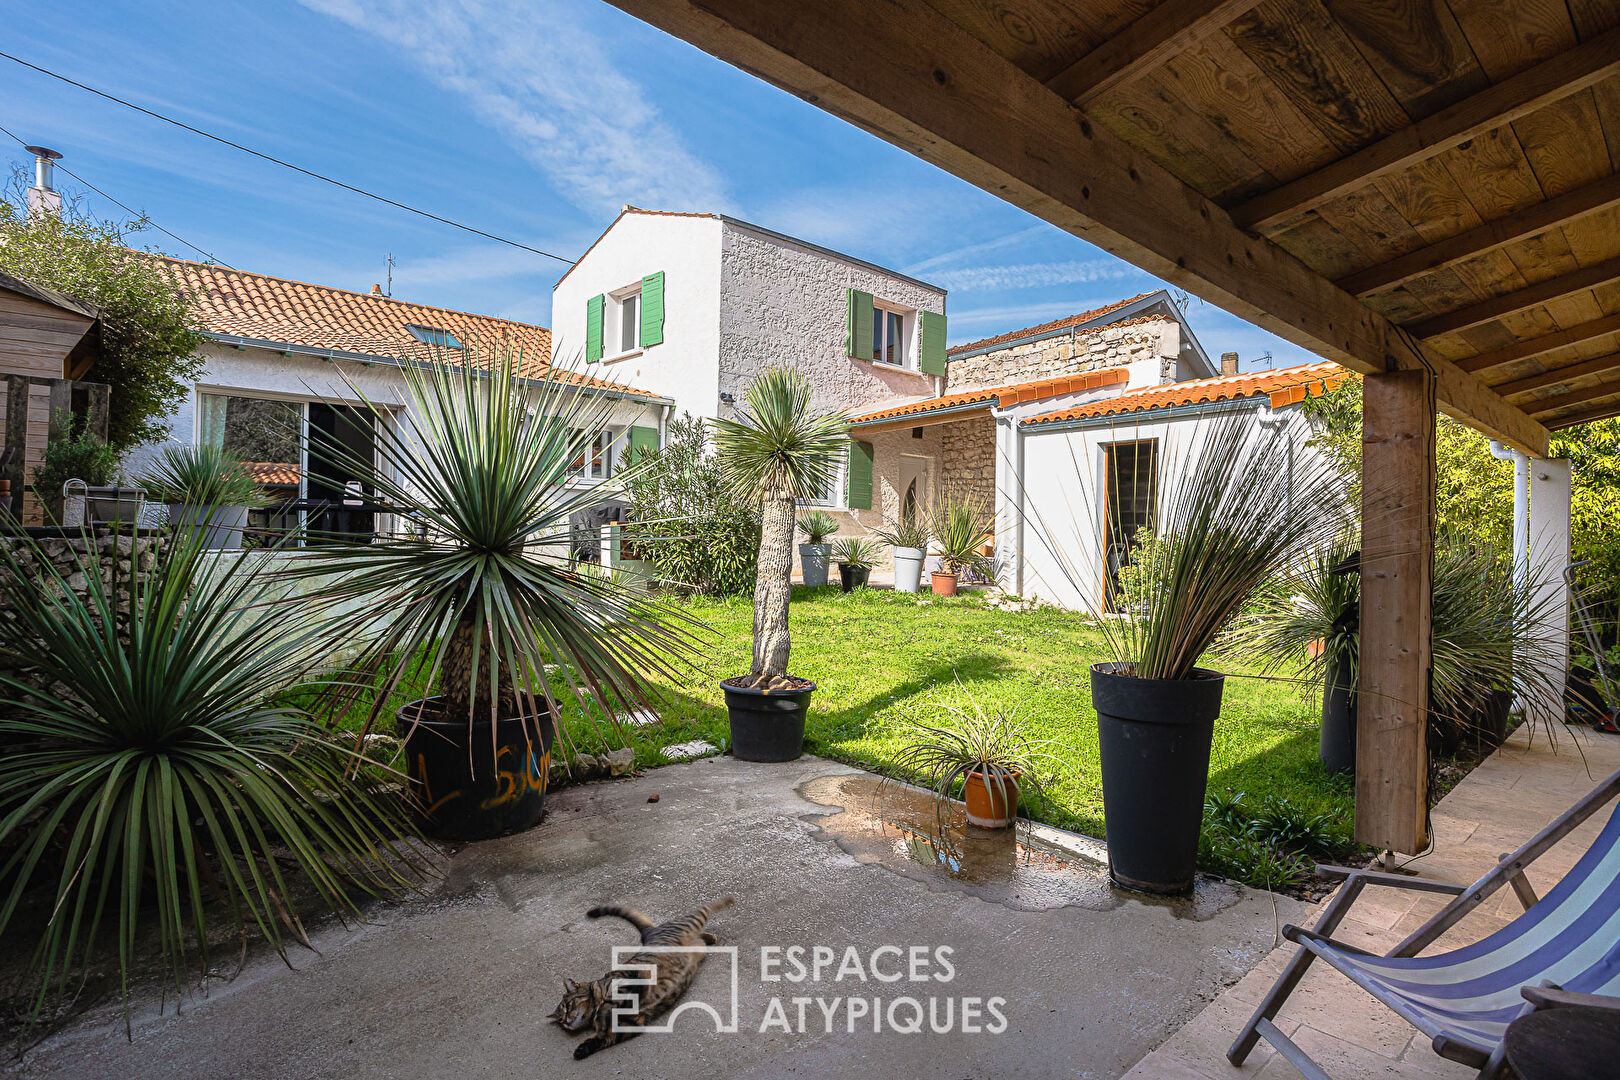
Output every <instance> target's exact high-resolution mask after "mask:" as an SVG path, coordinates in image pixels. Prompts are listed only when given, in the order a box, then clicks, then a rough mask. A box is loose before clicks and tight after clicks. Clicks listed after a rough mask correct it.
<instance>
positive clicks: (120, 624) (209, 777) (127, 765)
mask: <svg viewBox="0 0 1620 1080" xmlns="http://www.w3.org/2000/svg"><path fill="white" fill-rule="evenodd" d="M121 539H122V538H121ZM126 542H127V541H126ZM89 548H90V554H89V555H87V556H81V557H79V558H78V559H77V560H76V563H75V565H73V566H72V567H71V568H70V569H69V570H67V571H64V570H62V569H60V568H58V567H56V566H54V565H53V564H52V562H51V560H50V559H49V558H48V557H47V555H46V553H45V552H44V551H43V550H42V549H41V548H40V547H39V546H38V545H37V544H35V543H34V542H33V541H30V540H27V539H13V540H10V541H8V542H7V543H6V544H4V545H0V610H4V612H5V616H4V624H3V625H4V633H3V635H0V655H4V656H5V657H6V659H7V660H8V662H9V665H10V667H11V670H13V671H17V670H21V671H23V672H24V674H22V675H0V746H4V747H5V752H4V753H3V754H0V852H4V853H6V857H5V860H4V862H3V864H0V883H4V892H3V893H0V896H3V906H0V936H4V935H5V934H6V933H7V932H8V931H11V932H13V933H15V932H16V926H15V922H14V920H15V919H16V918H17V916H18V914H19V905H21V904H22V902H23V899H24V897H25V896H26V895H28V893H29V891H30V889H33V888H41V889H48V890H49V891H50V893H51V908H50V910H51V915H50V917H49V918H48V919H47V920H46V921H45V923H44V925H43V926H42V927H41V928H39V930H38V936H37V938H36V940H35V942H34V954H33V960H32V970H33V972H34V974H35V975H36V976H37V977H38V982H37V984H36V991H35V993H34V997H33V1004H32V1009H31V1013H30V1015H31V1018H37V1016H38V1014H39V1012H40V1010H41V1009H42V1008H44V1006H45V1005H46V1004H47V1003H48V1001H49V999H50V997H51V995H52V991H53V990H55V989H61V988H63V987H64V986H65V985H66V981H67V979H68V977H69V976H70V974H72V972H74V971H75V970H77V969H80V968H82V967H83V966H84V965H85V964H86V963H87V962H89V961H90V960H92V959H93V958H94V957H95V956H96V955H97V951H98V950H99V949H102V948H103V947H105V945H106V944H107V941H106V940H105V937H106V935H104V934H103V932H102V931H103V929H104V928H107V927H110V929H111V940H112V942H113V943H114V947H115V949H116V952H117V955H118V964H119V970H120V972H121V983H120V985H121V987H122V988H123V991H124V993H125V994H126V997H127V992H128V978H129V970H130V966H131V962H132V960H133V959H134V951H135V946H136V941H137V939H138V938H140V939H142V940H144V939H145V937H146V935H147V934H148V932H149V930H150V929H151V928H152V927H154V926H155V928H156V940H157V942H158V945H159V947H160V948H161V950H162V954H163V956H164V958H165V960H166V964H167V969H168V981H169V984H170V985H173V986H174V988H175V989H176V990H180V989H182V987H183V983H182V978H183V971H184V967H185V962H186V960H187V957H188V955H190V954H191V953H192V952H193V951H195V953H196V954H197V955H198V957H199V958H200V960H201V962H202V970H206V969H207V943H208V928H209V926H210V924H212V923H214V922H216V921H218V920H219V919H220V918H221V913H220V912H218V911H216V910H214V909H213V905H214V904H215V902H216V901H217V902H222V903H223V904H224V905H225V906H226V907H227V909H228V913H227V914H225V916H224V917H225V918H228V919H230V920H233V921H234V922H235V923H236V924H237V925H238V926H239V927H243V928H244V929H245V927H246V926H249V925H251V926H254V927H257V929H258V931H259V932H260V933H261V934H263V936H264V937H265V938H267V939H268V940H269V941H270V942H271V943H272V944H273V945H274V946H275V947H276V948H277V949H278V950H280V949H281V948H282V946H283V939H284V934H285V933H286V932H289V931H290V932H292V933H294V934H296V935H299V936H301V935H302V930H301V929H299V926H298V923H297V911H296V908H295V904H294V896H293V893H292V885H293V882H294V880H295V879H302V880H303V881H304V882H307V883H308V885H310V886H313V888H314V891H315V893H316V895H317V896H318V897H319V898H320V901H321V903H323V904H325V905H328V906H330V907H331V908H335V909H337V910H339V911H347V912H351V913H354V912H357V911H358V908H357V903H358V900H359V899H360V898H361V897H363V896H365V895H367V894H373V893H379V892H383V891H387V890H392V889H394V888H396V887H399V886H403V885H405V884H407V878H406V877H405V876H404V875H403V874H402V872H401V871H402V869H404V868H408V867H409V865H410V863H409V862H408V861H407V863H405V864H403V865H401V864H398V863H396V862H394V861H393V860H392V859H390V858H389V857H387V856H388V850H387V849H388V848H389V847H390V846H391V844H392V842H393V841H394V840H396V839H399V838H400V837H402V836H404V835H406V834H407V833H408V831H409V830H408V826H407V824H406V822H405V820H404V818H403V816H402V814H401V811H400V806H399V803H398V800H397V799H395V798H392V797H389V796H386V795H385V794H383V793H382V792H381V791H380V789H379V786H378V784H377V782H376V779H377V778H376V776H375V773H376V770H371V769H360V770H357V769H356V768H355V767H356V766H358V765H360V764H362V763H363V760H364V759H363V758H362V756H361V754H360V752H359V751H358V750H357V749H356V747H357V746H358V745H359V744H358V743H356V742H355V741H353V740H350V741H347V742H340V741H336V740H334V739H331V738H328V736H327V735H326V734H325V733H324V732H323V731H322V729H321V727H320V726H319V725H318V724H317V723H316V722H315V721H314V720H313V718H312V717H310V716H309V715H308V714H307V713H305V712H303V711H302V710H300V709H299V708H297V707H294V706H292V705H289V704H287V701H288V697H287V691H289V690H296V689H297V688H298V687H300V686H301V685H304V684H307V683H308V682H309V681H310V680H311V679H312V678H313V675H314V673H315V671H316V670H317V668H318V666H319V665H321V664H322V663H323V662H324V661H325V660H326V659H327V657H328V655H329V654H330V652H331V650H332V649H333V648H334V647H335V645H336V644H337V642H338V641H339V640H340V638H341V635H342V633H343V630H344V627H343V626H342V625H340V624H339V623H337V622H336V621H335V620H333V619H331V618H329V617H327V616H325V615H323V614H322V613H321V612H320V610H319V609H317V608H316V607H314V606H312V605H310V604H308V603H299V604H296V605H287V604H282V603H277V602H275V595H276V590H275V589H274V588H273V587H272V583H271V582H270V581H269V579H268V578H267V576H266V573H265V567H266V563H265V562H264V561H262V560H258V559H234V558H233V559H225V560H221V561H218V562H215V561H213V560H211V559H209V558H208V557H207V556H205V555H204V553H203V548H202V546H201V543H200V541H198V540H195V539H193V540H189V541H185V540H181V539H178V538H171V539H170V540H169V542H168V547H167V548H166V549H165V550H164V551H163V552H162V553H161V554H160V555H159V556H158V557H157V559H156V563H155V565H154V567H153V568H152V569H151V570H150V571H141V570H140V569H139V566H140V561H141V560H140V559H139V558H136V559H133V560H132V561H131V563H130V565H131V566H132V567H134V570H133V572H132V571H124V572H122V573H116V572H110V573H108V574H106V575H105V576H104V574H103V572H102V570H103V567H104V566H105V567H106V568H107V569H109V570H114V571H115V568H116V565H117V564H116V563H112V562H110V561H109V562H108V563H106V564H102V565H98V560H97V554H96V541H95V540H94V539H91V540H90V543H89ZM79 575H83V578H84V581H85V584H84V585H83V586H82V595H81V594H78V593H75V592H74V591H73V590H72V589H70V588H69V587H68V580H67V579H68V577H70V576H71V577H75V578H77V577H78V576H79ZM357 771H358V773H359V775H358V776H354V775H353V774H354V773H356V772H357ZM395 854H396V855H406V856H407V859H408V853H407V852H403V851H401V852H396V853H395ZM289 869H290V871H291V872H289ZM11 940H13V941H14V943H16V944H17V946H18V947H19V948H20V947H21V945H20V942H15V939H14V938H13V939H11ZM126 1022H127V1016H126Z"/></svg>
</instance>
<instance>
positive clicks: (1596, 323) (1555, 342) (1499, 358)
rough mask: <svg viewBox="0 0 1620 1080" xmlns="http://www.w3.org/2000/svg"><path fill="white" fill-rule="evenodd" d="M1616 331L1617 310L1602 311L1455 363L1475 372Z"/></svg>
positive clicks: (1619, 318)
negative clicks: (1597, 315) (1594, 316)
mask: <svg viewBox="0 0 1620 1080" xmlns="http://www.w3.org/2000/svg"><path fill="white" fill-rule="evenodd" d="M1613 333H1620V314H1617V315H1606V316H1604V317H1603V318H1601V319H1594V320H1592V321H1591V322H1589V323H1583V324H1582V325H1580V326H1572V327H1570V328H1569V329H1568V330H1560V331H1558V332H1557V333H1553V334H1547V335H1545V336H1543V337H1538V338H1532V339H1530V340H1528V341H1518V342H1514V343H1513V344H1512V345H1506V346H1503V347H1502V348H1500V349H1495V350H1493V351H1491V352H1485V353H1480V354H1479V355H1478V356H1471V357H1469V358H1468V359H1467V360H1459V361H1457V366H1458V367H1459V368H1461V369H1462V370H1464V371H1469V372H1479V371H1485V370H1486V369H1488V368H1493V367H1501V366H1502V365H1503V364H1511V363H1513V362H1514V361H1515V360H1523V359H1526V358H1527V357H1531V356H1540V355H1541V354H1542V353H1549V352H1552V351H1553V350H1554V349H1561V348H1563V347H1564V346H1566V345H1573V344H1575V343H1576V342H1579V341H1587V340H1589V339H1591V338H1597V337H1602V336H1603V335H1604V334H1613Z"/></svg>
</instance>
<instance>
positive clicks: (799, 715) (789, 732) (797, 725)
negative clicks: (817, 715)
mask: <svg viewBox="0 0 1620 1080" xmlns="http://www.w3.org/2000/svg"><path fill="white" fill-rule="evenodd" d="M720 689H721V690H724V691H725V694H726V712H727V713H728V714H729V715H730V717H731V753H732V756H733V757H735V758H736V759H737V760H738V761H792V760H794V759H795V758H798V757H800V756H802V755H803V754H804V714H805V713H807V712H808V711H809V710H810V695H811V694H813V693H815V690H816V684H815V683H808V684H807V685H805V686H800V687H792V688H790V689H787V690H750V689H745V688H743V687H738V686H732V685H731V683H730V682H729V681H727V682H722V683H721V684H720Z"/></svg>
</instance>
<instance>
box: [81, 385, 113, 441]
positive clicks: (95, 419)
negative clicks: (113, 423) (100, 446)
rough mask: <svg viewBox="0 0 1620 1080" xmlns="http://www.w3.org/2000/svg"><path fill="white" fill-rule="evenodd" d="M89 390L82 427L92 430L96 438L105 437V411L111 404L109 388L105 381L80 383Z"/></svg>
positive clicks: (103, 438)
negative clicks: (87, 404) (88, 400)
mask: <svg viewBox="0 0 1620 1080" xmlns="http://www.w3.org/2000/svg"><path fill="white" fill-rule="evenodd" d="M79 385H80V386H82V387H84V388H85V389H86V390H87V391H89V395H90V402H89V406H88V408H87V409H86V411H85V421H84V428H85V430H86V431H91V432H94V433H95V435H96V437H97V438H98V439H101V440H103V441H105V440H106V438H107V413H108V410H109V409H110V408H111V405H112V392H111V388H110V387H109V386H108V385H107V384H106V383H80V384H79Z"/></svg>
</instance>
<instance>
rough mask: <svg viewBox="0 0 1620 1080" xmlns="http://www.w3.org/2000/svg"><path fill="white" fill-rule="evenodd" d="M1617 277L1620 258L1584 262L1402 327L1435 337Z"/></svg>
mask: <svg viewBox="0 0 1620 1080" xmlns="http://www.w3.org/2000/svg"><path fill="white" fill-rule="evenodd" d="M1616 280H1620V259H1610V260H1608V261H1607V262H1601V263H1598V264H1597V265H1596V266H1586V267H1582V268H1581V269H1579V270H1576V271H1574V272H1573V273H1569V274H1562V275H1560V276H1558V277H1555V278H1549V279H1547V280H1546V281H1538V282H1536V283H1535V284H1534V285H1529V286H1526V287H1525V288H1523V289H1518V290H1516V291H1514V292H1510V293H1507V294H1505V295H1503V296H1496V297H1492V298H1491V299H1489V300H1482V301H1480V302H1479V303H1477V304H1471V305H1469V306H1468V307H1465V308H1459V309H1457V310H1456V311H1451V312H1447V313H1446V314H1444V315H1436V316H1435V317H1434V318H1432V319H1425V320H1423V321H1422V322H1418V323H1413V324H1412V325H1410V326H1408V327H1406V329H1407V330H1409V331H1410V332H1411V333H1412V334H1414V335H1415V336H1417V337H1419V338H1431V337H1437V336H1439V335H1440V334H1449V333H1452V332H1454V331H1457V330H1463V329H1466V328H1468V327H1470V326H1478V325H1479V324H1480V323H1485V322H1490V321H1492V320H1493V319H1500V318H1502V317H1503V316H1504V315H1511V314H1514V313H1516V312H1520V311H1525V310H1528V309H1529V308H1533V307H1536V306H1537V305H1539V304H1545V303H1546V302H1547V301H1549V300H1555V299H1557V298H1558V297H1560V296H1568V295H1569V294H1570V293H1574V292H1579V291H1580V290H1582V289H1590V288H1592V287H1594V286H1597V285H1605V284H1607V283H1609V282H1611V281H1616Z"/></svg>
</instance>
